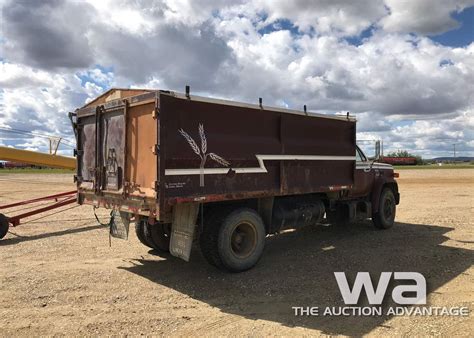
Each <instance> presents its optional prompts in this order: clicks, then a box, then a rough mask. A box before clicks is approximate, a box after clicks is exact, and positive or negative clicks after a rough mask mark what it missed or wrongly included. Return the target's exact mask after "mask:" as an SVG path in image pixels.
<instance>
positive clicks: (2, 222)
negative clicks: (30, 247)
mask: <svg viewBox="0 0 474 338" xmlns="http://www.w3.org/2000/svg"><path fill="white" fill-rule="evenodd" d="M9 228H10V224H9V223H8V218H7V216H5V215H4V214H0V239H2V238H3V237H5V235H6V234H7V233H8V229H9Z"/></svg>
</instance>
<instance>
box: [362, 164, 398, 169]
mask: <svg viewBox="0 0 474 338" xmlns="http://www.w3.org/2000/svg"><path fill="white" fill-rule="evenodd" d="M368 168H370V164H356V169H358V170H362V169H368ZM372 169H387V170H392V169H393V167H392V166H391V165H390V164H383V163H377V164H374V165H373V166H372Z"/></svg>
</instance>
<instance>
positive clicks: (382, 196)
mask: <svg viewBox="0 0 474 338" xmlns="http://www.w3.org/2000/svg"><path fill="white" fill-rule="evenodd" d="M378 158H379V155H378V154H376V155H375V159H373V160H370V159H369V158H368V157H367V156H366V155H365V154H364V152H363V151H362V149H360V148H359V146H356V163H355V170H354V187H353V189H352V190H351V191H350V193H349V194H348V199H347V200H340V201H338V202H337V203H336V204H338V206H337V207H336V208H335V209H336V210H335V211H336V214H337V217H331V216H332V215H331V211H330V210H329V211H328V212H327V216H328V219H329V220H330V221H331V222H338V223H344V222H351V221H354V220H362V219H366V218H372V220H373V222H374V225H375V226H376V227H378V228H382V229H387V228H390V227H391V226H392V225H393V223H394V220H395V212H396V205H398V204H399V202H400V194H399V192H398V184H397V182H396V181H395V178H396V177H398V174H397V173H395V172H394V170H393V166H392V165H390V164H385V163H380V162H377V161H376V160H377V159H378Z"/></svg>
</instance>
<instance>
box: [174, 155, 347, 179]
mask: <svg viewBox="0 0 474 338" xmlns="http://www.w3.org/2000/svg"><path fill="white" fill-rule="evenodd" d="M255 157H256V158H257V160H258V164H259V167H247V168H232V170H233V171H234V172H235V173H236V174H259V173H267V172H268V170H267V168H266V167H265V163H264V162H263V161H355V156H326V155H255ZM229 169H231V168H204V169H200V168H196V169H166V170H165V175H166V176H178V175H200V174H201V173H204V175H219V174H227V173H228V172H229Z"/></svg>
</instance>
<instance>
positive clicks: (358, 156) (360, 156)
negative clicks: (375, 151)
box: [356, 148, 366, 162]
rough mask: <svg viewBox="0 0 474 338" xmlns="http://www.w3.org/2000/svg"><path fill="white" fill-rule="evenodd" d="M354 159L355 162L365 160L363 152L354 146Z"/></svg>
mask: <svg viewBox="0 0 474 338" xmlns="http://www.w3.org/2000/svg"><path fill="white" fill-rule="evenodd" d="M356 161H357V162H363V161H366V159H365V156H364V154H362V152H361V151H360V149H359V148H356Z"/></svg>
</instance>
